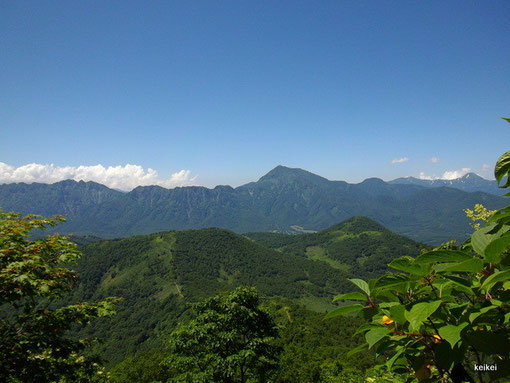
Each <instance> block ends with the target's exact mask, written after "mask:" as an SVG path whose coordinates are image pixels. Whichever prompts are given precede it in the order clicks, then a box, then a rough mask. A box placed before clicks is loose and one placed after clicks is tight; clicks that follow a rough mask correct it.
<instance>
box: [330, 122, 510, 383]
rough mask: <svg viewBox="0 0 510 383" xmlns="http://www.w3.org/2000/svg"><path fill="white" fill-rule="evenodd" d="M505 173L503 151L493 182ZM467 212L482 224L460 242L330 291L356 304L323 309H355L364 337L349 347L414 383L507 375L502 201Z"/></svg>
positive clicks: (509, 313) (509, 244) (509, 329)
mask: <svg viewBox="0 0 510 383" xmlns="http://www.w3.org/2000/svg"><path fill="white" fill-rule="evenodd" d="M508 121H509V122H510V120H508ZM509 175H510V151H508V152H506V153H505V154H503V155H502V156H501V157H500V158H499V159H498V161H497V163H496V167H495V177H496V180H497V182H498V183H501V182H502V181H504V178H505V177H508V178H507V180H506V182H504V184H503V185H502V186H500V187H502V188H508V187H510V177H509ZM507 195H508V194H507ZM467 213H468V214H470V213H471V214H470V215H471V216H472V218H474V219H475V220H477V219H481V220H482V221H485V224H484V225H483V226H481V227H480V226H477V227H475V229H476V230H475V232H474V233H473V234H472V235H471V237H470V239H468V241H466V242H465V243H464V244H462V245H460V246H455V245H454V244H452V243H451V242H449V243H446V244H444V245H443V246H440V247H438V248H436V249H434V250H433V251H428V252H425V253H423V254H421V255H420V256H418V257H416V258H412V257H401V258H397V259H395V260H393V261H392V262H391V263H390V264H389V266H390V267H391V268H393V269H395V270H397V271H398V272H399V273H393V274H388V275H385V276H382V277H381V278H378V279H374V280H370V281H369V282H368V283H367V282H365V281H363V280H360V279H352V280H351V282H352V283H353V284H354V285H356V286H357V287H358V289H359V290H360V292H354V293H347V294H342V295H339V296H337V297H336V299H337V300H354V301H360V302H364V303H363V304H360V303H357V304H353V305H347V306H341V307H339V308H337V309H335V310H334V311H332V312H330V313H329V314H328V317H334V316H337V315H343V314H347V313H355V312H357V313H359V314H360V315H361V316H362V317H364V318H365V319H367V321H368V322H367V323H366V324H364V325H362V326H361V327H360V328H359V329H358V332H361V333H364V335H365V340H366V343H365V344H364V345H362V346H361V347H358V348H357V349H354V350H352V351H351V353H355V352H357V351H359V350H362V349H364V348H374V349H375V350H376V353H377V354H378V355H383V356H386V358H387V362H386V366H387V367H388V368H389V369H391V370H394V371H397V372H411V373H412V375H411V376H412V377H413V379H414V380H418V381H421V382H453V383H461V382H472V383H474V382H478V383H484V382H489V381H490V382H499V381H501V379H504V378H508V377H509V376H510V342H509V339H510V206H509V207H506V208H503V209H501V210H499V211H496V212H495V213H494V214H492V213H491V212H487V211H485V210H484V209H483V208H482V207H479V208H478V209H476V208H475V211H474V212H473V211H468V212H467ZM474 365H477V366H482V369H483V370H482V369H480V368H474ZM485 365H490V366H495V367H493V368H497V370H496V371H490V370H489V371H487V370H485ZM408 381H410V380H408Z"/></svg>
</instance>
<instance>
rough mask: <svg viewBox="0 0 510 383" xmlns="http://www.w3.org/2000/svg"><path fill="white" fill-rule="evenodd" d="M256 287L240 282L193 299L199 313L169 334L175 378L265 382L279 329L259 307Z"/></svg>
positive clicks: (272, 366)
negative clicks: (232, 287) (218, 292)
mask: <svg viewBox="0 0 510 383" xmlns="http://www.w3.org/2000/svg"><path fill="white" fill-rule="evenodd" d="M259 305H260V299H259V296H258V293H257V291H256V290H255V289H254V288H250V287H239V288H237V289H235V290H234V291H232V292H230V293H228V294H226V295H217V296H214V297H212V298H209V299H206V300H204V301H203V302H201V303H198V304H196V305H195V310H196V312H197V313H198V315H197V316H196V317H195V319H193V320H192V321H190V322H188V323H184V324H182V325H181V326H179V327H178V328H177V329H176V330H175V331H174V332H173V333H172V336H171V339H170V347H171V351H172V354H171V356H170V358H169V359H168V360H167V362H166V363H167V365H168V366H169V368H170V369H172V370H175V371H177V372H178V375H177V377H176V378H175V379H173V380H172V381H175V382H193V383H198V382H225V383H230V382H240V383H244V382H266V381H267V378H268V376H269V375H270V373H271V371H272V370H274V369H275V368H276V366H277V359H278V354H279V352H280V349H279V347H277V346H276V345H275V344H274V341H275V338H276V336H277V335H278V333H277V329H276V325H275V323H274V321H273V320H272V318H271V316H270V315H269V314H268V313H267V312H266V311H265V310H263V309H261V308H260V307H259Z"/></svg>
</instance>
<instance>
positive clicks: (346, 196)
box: [0, 166, 506, 244]
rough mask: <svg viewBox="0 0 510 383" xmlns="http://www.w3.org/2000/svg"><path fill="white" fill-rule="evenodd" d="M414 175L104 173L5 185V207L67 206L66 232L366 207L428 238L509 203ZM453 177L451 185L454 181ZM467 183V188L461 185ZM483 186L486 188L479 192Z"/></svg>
mask: <svg viewBox="0 0 510 383" xmlns="http://www.w3.org/2000/svg"><path fill="white" fill-rule="evenodd" d="M438 181H439V180H436V181H425V180H418V179H412V178H404V179H397V180H394V181H391V182H384V181H383V180H381V179H378V178H369V179H366V180H365V181H363V182H361V183H359V184H349V183H347V182H343V181H329V180H327V179H326V178H323V177H320V176H318V175H315V174H313V173H310V172H307V171H305V170H302V169H294V168H287V167H284V166H277V167H276V168H274V169H273V170H271V171H270V172H269V173H267V174H266V175H265V176H263V177H262V178H260V179H259V180H258V181H257V182H251V183H248V184H246V185H242V186H240V187H237V188H232V187H230V186H216V187H215V188H213V189H208V188H205V187H192V186H190V187H177V188H174V189H165V188H163V187H160V186H140V187H137V188H135V189H133V190H132V191H130V192H128V193H123V192H119V191H117V190H113V189H109V188H107V187H106V186H104V185H101V184H98V183H95V182H83V181H80V182H76V181H72V180H66V181H61V182H57V183H55V184H38V183H33V184H24V183H17V184H5V185H0V206H2V208H3V209H4V210H7V211H9V210H12V211H19V212H22V213H35V214H42V215H52V214H66V215H67V218H68V222H67V223H66V224H65V225H61V226H60V227H59V230H60V231H63V232H73V233H75V234H91V235H97V236H100V237H109V238H111V237H121V236H129V235H136V234H148V233H153V232H158V231H164V230H180V229H189V228H204V227H220V228H226V229H230V230H233V231H236V232H238V233H243V232H256V231H278V232H294V231H295V230H296V228H297V230H300V229H299V227H301V228H304V229H307V230H322V229H325V228H326V227H328V226H331V225H333V224H336V223H338V222H340V221H342V220H345V219H348V218H350V217H353V216H367V217H370V218H372V219H374V220H376V221H378V222H380V223H381V224H383V225H385V226H387V227H388V228H390V229H391V230H393V231H395V232H397V233H399V234H402V235H406V236H408V237H410V238H413V239H415V240H418V241H422V242H426V243H434V244H435V243H439V242H442V241H446V240H449V239H451V238H456V239H464V238H466V237H467V235H468V233H469V232H470V230H471V228H470V227H469V225H468V221H467V219H466V218H465V215H464V213H463V211H462V210H463V209H466V208H472V207H473V206H474V205H475V204H476V203H482V204H484V205H485V206H486V207H487V208H489V209H496V208H501V207H503V206H506V201H505V199H504V198H502V197H499V196H497V195H494V194H489V193H488V191H489V190H493V192H494V193H495V192H496V191H497V189H496V188H493V189H491V188H490V187H489V185H493V186H495V182H494V181H488V180H484V179H483V178H481V177H478V176H476V175H474V174H471V173H470V174H468V175H466V176H464V177H462V178H460V179H458V180H452V181H445V180H441V181H444V182H451V183H450V184H444V183H442V182H438ZM445 186H448V187H445ZM461 189H463V190H461ZM480 189H481V190H483V191H480Z"/></svg>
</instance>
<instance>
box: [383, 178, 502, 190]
mask: <svg viewBox="0 0 510 383" xmlns="http://www.w3.org/2000/svg"><path fill="white" fill-rule="evenodd" d="M389 183H390V184H404V185H420V186H425V187H443V186H445V187H451V188H455V189H459V190H463V191H466V192H477V191H481V192H484V193H490V194H495V195H503V194H505V189H500V188H498V184H497V183H496V181H491V180H486V179H485V178H482V177H480V176H479V175H478V174H476V173H468V174H466V175H464V176H462V177H460V178H456V179H453V180H443V179H437V180H424V179H420V178H414V177H402V178H397V179H395V180H393V181H390V182H389Z"/></svg>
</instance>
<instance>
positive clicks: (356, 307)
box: [324, 303, 363, 319]
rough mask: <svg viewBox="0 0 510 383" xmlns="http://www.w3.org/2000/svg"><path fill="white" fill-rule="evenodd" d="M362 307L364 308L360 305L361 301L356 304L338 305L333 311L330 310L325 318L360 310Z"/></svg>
mask: <svg viewBox="0 0 510 383" xmlns="http://www.w3.org/2000/svg"><path fill="white" fill-rule="evenodd" d="M362 308H363V306H362V305H360V304H359V303H356V304H355V305H349V306H341V307H337V308H336V309H334V310H333V311H330V312H329V313H327V315H326V316H325V317H324V319H329V318H334V317H337V316H339V315H344V314H348V313H352V312H355V311H359V310H361V309H362Z"/></svg>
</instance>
